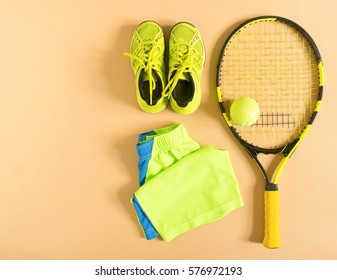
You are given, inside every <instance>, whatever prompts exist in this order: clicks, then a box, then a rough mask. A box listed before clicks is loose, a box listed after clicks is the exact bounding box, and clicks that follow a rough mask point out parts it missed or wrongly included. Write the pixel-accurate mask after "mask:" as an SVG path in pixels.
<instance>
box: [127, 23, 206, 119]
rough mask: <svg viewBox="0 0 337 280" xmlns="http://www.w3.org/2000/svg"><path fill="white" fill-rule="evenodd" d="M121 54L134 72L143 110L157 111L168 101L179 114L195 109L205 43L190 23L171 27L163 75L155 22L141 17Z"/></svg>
mask: <svg viewBox="0 0 337 280" xmlns="http://www.w3.org/2000/svg"><path fill="white" fill-rule="evenodd" d="M125 55H127V56H129V57H130V58H131V66H132V68H133V70H134V73H135V76H136V93H137V101H138V104H139V106H140V107H141V108H142V110H143V111H145V112H148V113H158V112H161V111H162V110H164V109H165V107H166V106H167V104H168V103H170V105H171V107H172V109H173V110H174V111H176V112H178V113H180V114H191V113H193V112H194V111H196V110H197V109H198V107H199V105H200V101H201V85H200V79H201V73H202V69H203V67H204V63H205V46H204V43H203V41H202V38H201V36H200V33H199V31H198V30H197V29H196V28H195V27H194V26H193V25H191V24H189V23H187V22H180V23H177V24H176V25H175V26H174V27H173V28H172V30H171V33H170V37H169V45H168V56H169V67H168V78H167V79H166V68H165V38H164V33H163V30H162V28H161V27H160V25H159V24H157V23H156V22H154V21H145V22H143V23H141V24H140V25H139V26H138V27H137V28H136V30H135V32H134V34H133V37H132V41H131V46H130V53H125Z"/></svg>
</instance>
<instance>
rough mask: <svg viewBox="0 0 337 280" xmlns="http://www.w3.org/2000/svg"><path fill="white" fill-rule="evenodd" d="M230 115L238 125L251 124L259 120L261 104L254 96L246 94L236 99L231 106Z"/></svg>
mask: <svg viewBox="0 0 337 280" xmlns="http://www.w3.org/2000/svg"><path fill="white" fill-rule="evenodd" d="M230 116H231V119H232V121H233V122H234V123H236V124H237V125H240V126H250V125H252V124H254V123H255V122H256V121H257V120H258V118H259V116H260V106H259V104H258V103H257V102H256V101H255V100H254V99H253V98H251V97H249V96H244V97H241V98H239V99H236V100H234V102H233V103H232V105H231V107H230Z"/></svg>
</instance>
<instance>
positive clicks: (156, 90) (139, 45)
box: [124, 21, 168, 113]
mask: <svg viewBox="0 0 337 280" xmlns="http://www.w3.org/2000/svg"><path fill="white" fill-rule="evenodd" d="M124 55H127V56H129V57H130V58H131V66H132V68H133V71H134V73H135V76H136V94H137V101H138V104H139V106H140V107H141V108H142V109H143V110H144V111H145V112H148V113H158V112H160V111H162V110H163V109H164V108H165V107H166V106H167V103H168V98H167V96H163V95H162V92H163V89H164V87H165V85H166V80H165V63H164V56H165V39H164V33H163V30H162V28H161V27H160V26H159V25H158V24H157V23H156V22H154V21H145V22H143V23H141V24H140V25H139V26H138V27H137V28H136V30H135V32H134V33H133V36H132V41H131V46H130V53H124Z"/></svg>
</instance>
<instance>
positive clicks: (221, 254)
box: [0, 0, 337, 259]
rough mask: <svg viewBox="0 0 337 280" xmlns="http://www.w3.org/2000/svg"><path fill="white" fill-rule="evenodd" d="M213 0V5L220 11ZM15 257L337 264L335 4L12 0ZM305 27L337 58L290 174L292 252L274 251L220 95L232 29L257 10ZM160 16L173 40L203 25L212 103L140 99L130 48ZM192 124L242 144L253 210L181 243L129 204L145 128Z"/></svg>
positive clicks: (192, 130) (6, 194) (2, 237)
mask: <svg viewBox="0 0 337 280" xmlns="http://www.w3.org/2000/svg"><path fill="white" fill-rule="evenodd" d="M211 3H213V4H212V5H211ZM0 7H1V11H0V40H1V43H0V95H1V99H0V128H1V132H0V133H1V135H0V229H1V230H0V258H1V259H337V240H336V235H337V187H336V180H335V173H336V166H337V149H336V148H335V147H336V146H335V143H336V139H337V138H336V137H337V130H336V128H335V125H334V122H335V121H336V118H337V113H336V104H337V95H336V87H337V83H336V77H335V76H336V74H335V71H336V64H335V63H336V61H337V52H336V43H337V38H336V32H335V31H336V27H337V18H336V15H335V11H336V9H337V5H336V4H335V1H334V0H329V1H328V0H326V1H304V0H303V1H298V0H284V1H262V0H255V1H248V0H245V1H223V0H221V1H220V0H219V1H207V2H205V1H194V0H185V1H177V0H171V1H152V0H151V1H148V0H143V1H131V0H124V1H116V0H110V1H108V0H105V1H104V0H102V1H82V0H69V1H34V0H33V1H17V0H12V1H1V2H0ZM265 14H275V15H280V16H284V17H287V18H290V19H292V20H294V21H296V22H297V23H299V24H300V25H302V26H303V27H304V28H305V29H306V30H307V31H308V32H309V33H310V34H311V35H312V37H313V38H314V40H315V41H316V43H317V45H318V47H319V49H320V51H321V54H322V57H323V60H324V66H325V78H326V79H325V81H326V82H325V84H326V87H325V91H324V94H325V95H324V103H323V104H322V108H321V112H320V113H319V115H318V118H317V119H316V122H315V125H314V127H313V129H312V130H311V131H310V133H309V135H308V136H307V138H306V139H305V140H304V142H303V144H301V146H300V147H299V149H298V150H297V152H296V153H295V155H294V156H293V157H292V159H291V160H290V161H289V165H288V166H286V168H285V170H284V173H283V174H282V177H281V178H280V182H279V184H280V189H281V213H280V215H281V234H282V247H281V248H280V249H278V250H268V249H265V248H263V247H262V245H261V243H260V242H261V240H262V235H263V201H262V196H263V186H264V182H263V180H262V178H261V175H260V173H259V171H258V170H257V168H256V167H255V165H254V164H253V163H252V161H251V160H250V159H249V158H248V156H247V155H246V154H245V152H244V150H243V149H242V148H241V147H239V145H238V144H237V143H236V142H235V140H234V139H233V137H232V136H231V134H230V132H229V130H228V129H227V128H225V125H224V123H223V121H222V117H221V114H220V112H219V109H218V105H217V102H216V97H215V76H216V70H215V69H216V62H217V56H218V54H219V51H220V48H221V45H222V43H223V41H224V39H225V36H227V35H228V33H229V32H230V31H231V30H232V28H233V27H234V26H236V25H237V24H238V23H240V22H241V21H243V20H245V19H248V18H250V17H254V16H258V15H265ZM146 19H152V20H155V21H157V22H158V23H160V24H161V25H162V26H163V29H164V32H165V34H166V36H167V35H168V34H169V30H170V28H171V26H172V25H174V24H175V23H176V22H178V21H188V22H191V23H193V24H194V25H195V26H197V27H198V29H199V30H200V32H201V34H202V36H203V39H204V41H205V45H206V50H207V61H206V65H205V70H204V74H203V77H202V88H203V99H202V104H201V107H200V109H199V110H198V111H197V112H196V113H194V114H193V115H190V116H182V115H178V114H176V113H174V112H173V111H172V110H171V109H166V110H165V111H164V112H162V113H160V114H158V115H149V114H146V113H144V112H143V111H141V110H140V109H139V107H138V105H137V102H136V96H135V87H134V76H133V72H132V70H131V67H130V63H129V58H127V57H124V56H122V53H123V52H124V51H128V48H129V44H130V39H131V36H132V33H133V31H134V29H135V27H136V26H137V25H138V24H139V23H140V22H141V21H143V20H146ZM174 122H183V123H184V124H185V126H186V128H187V131H188V132H189V134H190V135H191V136H192V137H193V138H194V139H195V140H197V141H198V142H199V143H200V144H202V145H207V144H211V145H214V146H216V147H218V148H225V149H228V150H229V151H230V154H231V158H232V163H233V166H234V169H235V171H236V174H237V177H238V180H239V183H240V190H241V192H242V196H243V199H244V202H245V206H244V207H243V208H241V209H238V210H236V211H234V212H232V213H230V214H229V215H228V216H227V217H225V218H224V219H222V220H220V221H217V222H215V223H212V224H209V225H205V226H202V227H199V228H197V229H195V230H193V231H190V232H188V233H185V234H183V235H181V236H180V237H178V238H177V239H175V240H174V241H172V242H171V243H164V242H163V241H160V240H153V241H151V242H148V241H146V240H145V239H144V238H143V237H142V234H141V231H140V228H139V226H138V224H137V221H136V217H135V214H134V212H133V209H132V207H131V205H130V203H129V199H130V197H131V195H132V193H133V192H134V191H135V190H136V189H137V186H138V183H137V175H138V174H137V155H136V150H135V143H136V141H137V134H138V133H140V132H143V131H147V130H150V129H153V128H158V127H162V126H164V125H168V124H171V123H174Z"/></svg>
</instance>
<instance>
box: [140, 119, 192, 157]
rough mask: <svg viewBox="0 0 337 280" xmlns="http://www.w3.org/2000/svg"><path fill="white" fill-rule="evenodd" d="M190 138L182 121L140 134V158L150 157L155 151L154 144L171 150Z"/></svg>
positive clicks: (162, 148)
mask: <svg viewBox="0 0 337 280" xmlns="http://www.w3.org/2000/svg"><path fill="white" fill-rule="evenodd" d="M188 138H189V136H188V134H187V131H186V129H185V127H184V125H183V124H182V123H177V124H173V125H170V126H167V127H163V128H160V129H155V130H152V131H149V132H145V133H142V134H140V135H139V142H138V144H137V152H138V155H139V157H140V158H141V157H148V156H151V154H152V152H153V146H155V147H156V149H159V150H169V149H171V148H173V147H177V146H179V145H180V144H181V143H183V142H185V141H186V140H187V139H188Z"/></svg>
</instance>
